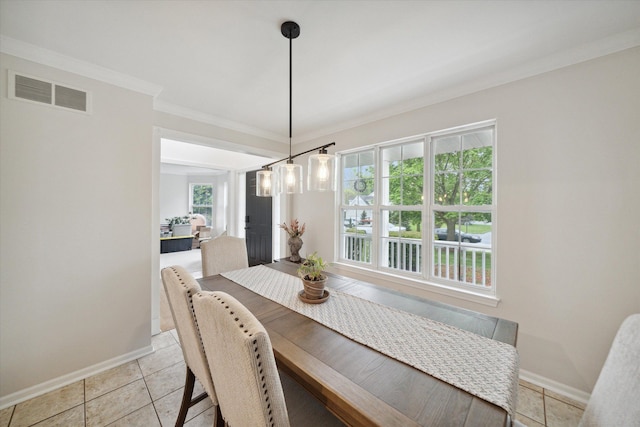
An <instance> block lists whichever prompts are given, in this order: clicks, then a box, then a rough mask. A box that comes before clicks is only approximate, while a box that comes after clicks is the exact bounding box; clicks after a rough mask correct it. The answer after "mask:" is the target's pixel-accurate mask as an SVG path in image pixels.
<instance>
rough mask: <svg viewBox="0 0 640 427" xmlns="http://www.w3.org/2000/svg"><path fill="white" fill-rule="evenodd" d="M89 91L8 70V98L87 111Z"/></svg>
mask: <svg viewBox="0 0 640 427" xmlns="http://www.w3.org/2000/svg"><path fill="white" fill-rule="evenodd" d="M89 95H90V94H89V93H88V92H85V91H82V90H79V89H74V88H70V87H67V86H63V85H60V84H58V83H55V82H52V81H47V80H42V79H39V78H36V77H33V76H26V75H21V74H16V73H15V72H13V71H9V98H13V99H22V100H25V101H31V102H38V103H41V104H47V105H51V106H54V107H60V108H65V109H70V110H74V111H81V112H84V113H89V112H90V111H89V99H90V97H89Z"/></svg>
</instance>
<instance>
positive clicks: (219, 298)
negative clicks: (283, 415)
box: [216, 295, 275, 427]
mask: <svg viewBox="0 0 640 427" xmlns="http://www.w3.org/2000/svg"><path fill="white" fill-rule="evenodd" d="M216 299H217V300H218V301H220V304H223V305H224V308H225V309H227V310H229V306H228V305H226V303H225V302H224V301H223V300H222V298H221V297H220V296H218V295H216ZM234 314H235V313H234V312H233V311H230V310H229V315H230V316H233V315H234ZM233 320H234V321H235V322H236V323H238V322H240V324H239V325H238V327H239V328H240V329H243V332H244V333H245V334H246V335H247V336H249V337H252V336H253V333H250V332H249V331H248V330H247V329H244V323H242V322H241V321H240V319H239V318H238V317H234V319H233ZM257 344H258V341H257V340H253V345H254V348H253V352H254V353H255V358H256V361H257V365H258V367H259V368H260V371H259V372H260V375H261V377H260V380H261V382H262V389H263V390H264V391H263V395H264V401H265V403H266V405H267V409H268V411H269V412H268V414H269V423H270V426H271V427H275V426H274V422H273V411H272V410H271V403H270V402H269V390H268V389H267V383H266V382H265V378H264V375H262V374H263V370H262V361H261V360H260V353H259V352H258V346H257ZM229 427H231V426H230V425H229Z"/></svg>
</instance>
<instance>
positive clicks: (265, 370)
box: [193, 292, 343, 427]
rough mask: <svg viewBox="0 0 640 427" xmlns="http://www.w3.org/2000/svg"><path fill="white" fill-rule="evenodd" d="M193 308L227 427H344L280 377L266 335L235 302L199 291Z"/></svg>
mask: <svg viewBox="0 0 640 427" xmlns="http://www.w3.org/2000/svg"><path fill="white" fill-rule="evenodd" d="M193 307H194V309H195V313H196V318H197V319H198V325H200V331H201V336H202V341H203V343H204V347H205V352H209V351H212V352H215V354H216V362H215V363H211V361H210V362H209V367H210V369H211V375H212V378H213V382H214V383H215V384H216V392H217V393H218V399H219V401H220V409H221V410H222V416H223V418H224V420H225V422H226V423H227V425H229V426H245V427H252V426H277V427H287V426H290V425H296V424H294V423H295V421H294V420H296V421H297V425H301V426H341V425H343V424H342V423H341V422H340V421H339V420H338V419H337V418H336V417H335V416H334V415H333V414H331V413H330V412H329V411H328V410H326V409H325V408H324V407H323V406H322V405H321V404H320V402H319V401H318V400H316V399H315V397H313V396H312V395H311V394H309V393H308V392H307V391H306V390H304V389H303V388H302V387H301V386H299V385H298V384H297V383H296V382H295V381H293V380H292V379H290V378H288V377H286V376H285V375H284V374H281V375H282V379H281V376H280V375H279V372H278V368H277V366H276V361H275V356H274V354H273V348H272V346H271V340H270V339H269V335H268V334H267V331H266V330H265V328H264V326H263V325H262V324H261V323H260V321H259V320H258V319H256V318H255V316H254V315H253V314H252V313H251V312H250V311H249V310H248V309H247V308H246V307H245V306H244V305H242V304H241V303H240V302H239V301H238V300H236V299H235V298H233V297H232V296H231V295H228V294H226V293H224V292H199V293H198V294H196V295H194V297H193ZM290 398H293V399H294V400H290ZM285 399H286V400H285ZM287 401H288V402H290V403H287Z"/></svg>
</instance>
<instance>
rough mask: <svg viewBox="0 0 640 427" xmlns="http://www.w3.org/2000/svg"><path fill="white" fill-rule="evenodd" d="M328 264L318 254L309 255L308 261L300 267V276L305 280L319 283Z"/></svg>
mask: <svg viewBox="0 0 640 427" xmlns="http://www.w3.org/2000/svg"><path fill="white" fill-rule="evenodd" d="M325 268H327V263H326V262H324V261H323V259H322V258H321V257H319V256H318V254H317V253H316V252H314V253H312V254H311V255H307V259H306V260H305V261H304V262H303V263H302V264H300V267H298V275H299V276H300V277H302V278H303V279H304V280H311V281H314V282H316V281H318V280H322V279H323V274H322V272H323V271H324V269H325Z"/></svg>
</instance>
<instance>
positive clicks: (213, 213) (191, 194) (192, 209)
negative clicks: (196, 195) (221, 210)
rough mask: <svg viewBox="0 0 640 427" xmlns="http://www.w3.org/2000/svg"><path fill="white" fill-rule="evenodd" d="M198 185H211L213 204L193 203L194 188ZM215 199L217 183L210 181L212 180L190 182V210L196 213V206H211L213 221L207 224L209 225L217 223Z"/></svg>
mask: <svg viewBox="0 0 640 427" xmlns="http://www.w3.org/2000/svg"><path fill="white" fill-rule="evenodd" d="M196 185H207V186H209V187H211V205H197V206H195V205H194V204H193V188H194V187H195V186H196ZM214 200H215V185H214V184H212V183H210V182H190V183H189V212H192V213H195V212H194V210H195V209H194V208H195V207H205V208H206V207H210V208H211V223H210V224H206V225H207V226H212V225H213V224H215V209H214V208H215V206H214Z"/></svg>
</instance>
